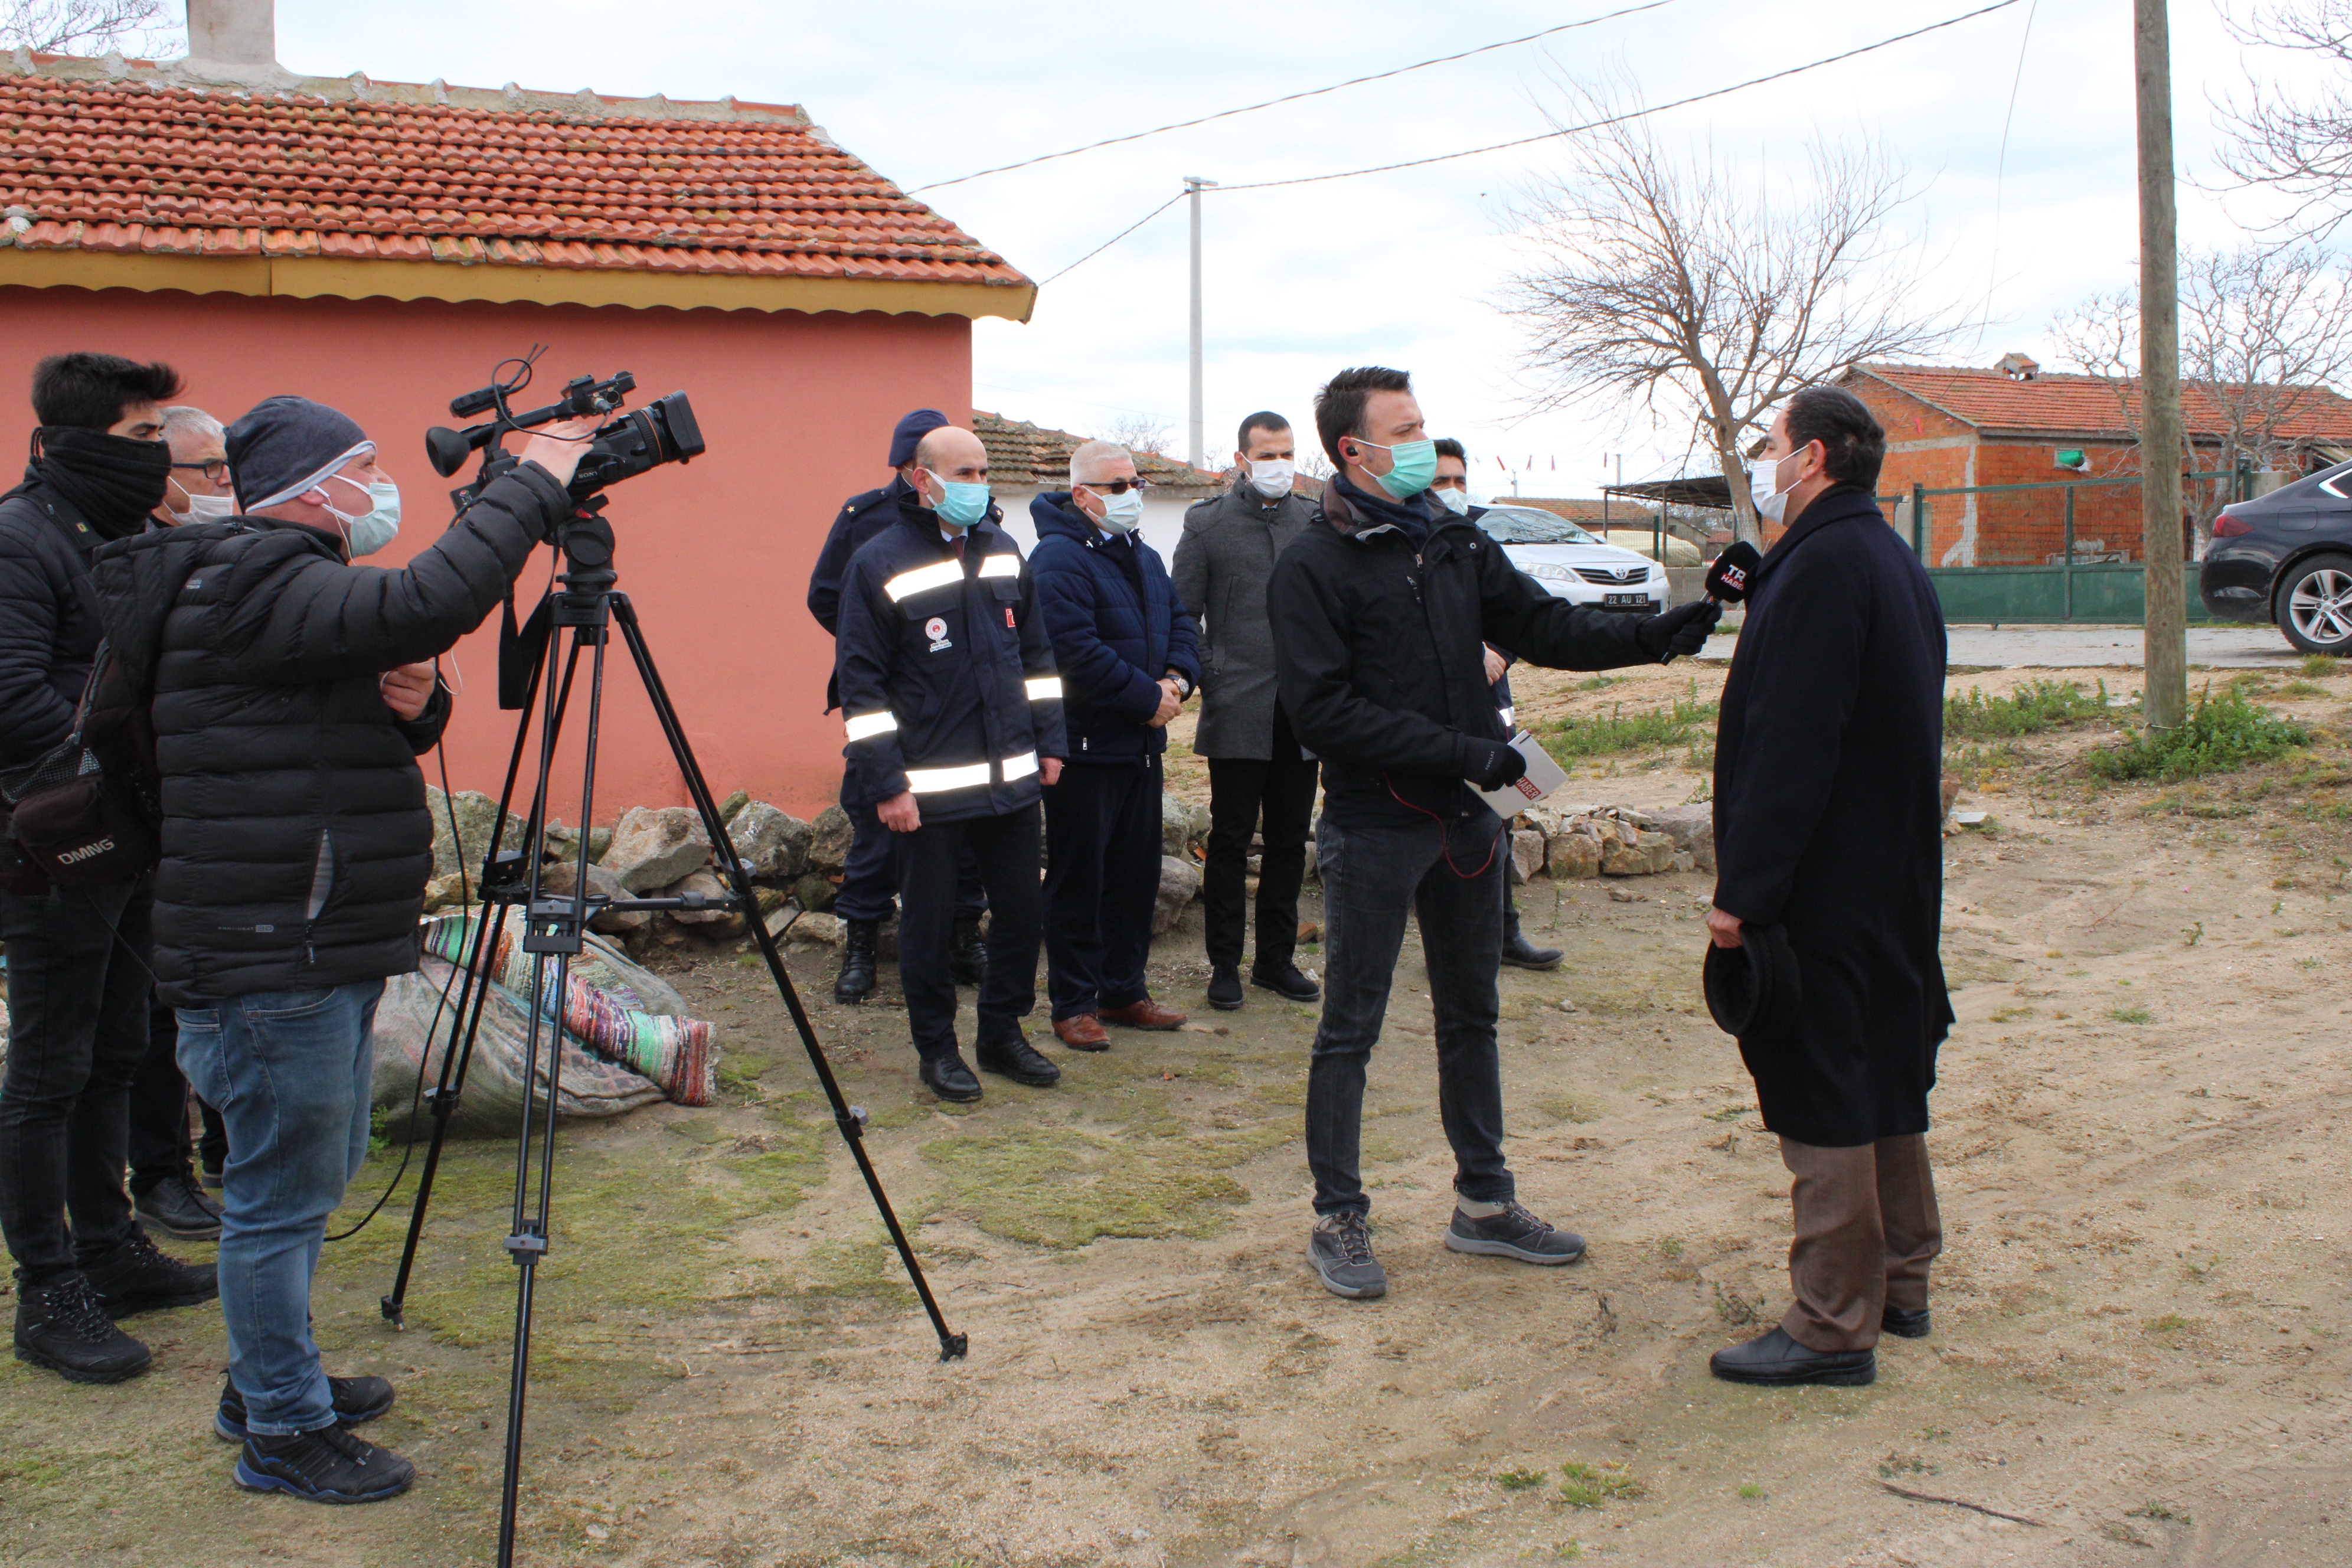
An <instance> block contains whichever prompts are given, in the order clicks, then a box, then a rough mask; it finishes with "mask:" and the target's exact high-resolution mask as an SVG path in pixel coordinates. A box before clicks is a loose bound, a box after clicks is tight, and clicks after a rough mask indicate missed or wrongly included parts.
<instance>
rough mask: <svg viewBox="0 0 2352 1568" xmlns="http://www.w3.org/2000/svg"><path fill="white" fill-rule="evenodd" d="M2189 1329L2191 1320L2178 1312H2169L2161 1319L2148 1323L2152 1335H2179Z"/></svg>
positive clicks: (2148, 1329)
mask: <svg viewBox="0 0 2352 1568" xmlns="http://www.w3.org/2000/svg"><path fill="white" fill-rule="evenodd" d="M2187 1327H2189V1320H2188V1319H2186V1318H2184V1317H2182V1316H2180V1314H2179V1313H2178V1312H2167V1313H2165V1314H2164V1316H2162V1317H2161V1318H2150V1319H2149V1320H2148V1321H2147V1331H2148V1332H2149V1333H2151V1334H2177V1333H2179V1331H2181V1330H2183V1329H2185V1328H2187Z"/></svg>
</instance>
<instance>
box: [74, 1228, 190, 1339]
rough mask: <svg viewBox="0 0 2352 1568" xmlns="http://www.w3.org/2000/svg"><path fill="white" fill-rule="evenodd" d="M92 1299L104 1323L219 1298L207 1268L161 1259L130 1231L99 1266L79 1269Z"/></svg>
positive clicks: (141, 1236) (136, 1230) (141, 1233)
mask: <svg viewBox="0 0 2352 1568" xmlns="http://www.w3.org/2000/svg"><path fill="white" fill-rule="evenodd" d="M82 1274H83V1276H84V1277H85V1278H87V1279H89V1289H90V1292H91V1294H92V1295H94V1296H96V1297H97V1298H98V1304H99V1305H100V1307H102V1308H103V1309H105V1311H106V1315H107V1316H108V1317H110V1318H127V1317H130V1316H131V1314H132V1313H134V1312H152V1311H153V1310H156V1309H157V1308H159V1307H193V1306H194V1305H195V1304H196V1303H197V1302H199V1301H210V1300H214V1299H215V1297H217V1296H219V1294H220V1280H219V1279H218V1278H217V1277H216V1275H215V1271H214V1266H213V1265H212V1264H209V1263H183V1262H181V1261H180V1260H179V1259H178V1258H170V1257H166V1256H165V1255H164V1254H163V1253H162V1252H160V1251H158V1250H157V1249H156V1247H155V1244H154V1243H153V1242H152V1241H150V1240H148V1239H147V1233H146V1232H145V1231H143V1230H141V1229H140V1228H139V1227H138V1226H131V1239H130V1240H129V1241H126V1242H124V1243H123V1244H122V1245H121V1247H116V1248H115V1249H114V1251H113V1253H112V1255H111V1256H110V1257H109V1258H107V1259H106V1260H105V1261H104V1262H102V1263H91V1264H84V1265H83V1266H82Z"/></svg>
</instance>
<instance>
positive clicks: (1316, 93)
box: [907, 0, 1675, 270]
mask: <svg viewBox="0 0 2352 1568" xmlns="http://www.w3.org/2000/svg"><path fill="white" fill-rule="evenodd" d="M1674 3H1675V0H1644V3H1643V4H1642V5H1628V6H1626V7H1625V8H1624V9H1622V10H1619V11H1612V12H1610V13H1608V14H1607V15H1606V16H1587V17H1586V18H1585V19H1584V20H1582V21H1580V22H1562V23H1561V24H1560V25H1559V26H1557V27H1546V28H1544V29H1543V30H1542V31H1540V32H1535V33H1529V34H1528V35H1527V36H1525V37H1517V38H1505V39H1504V40H1503V41H1502V42H1500V43H1496V44H1481V45H1479V46H1478V47H1476V48H1475V49H1464V50H1463V51H1462V52H1461V53H1459V54H1453V55H1440V56H1438V57H1437V58H1435V59H1433V60H1416V61H1414V62H1413V63H1412V65H1409V66H1399V67H1397V68H1395V69H1394V70H1384V71H1375V72H1373V73H1372V74H1371V75H1370V76H1360V77H1350V78H1349V79H1347V80H1346V81H1335V82H1333V83H1332V84H1331V85H1330V86H1328V87H1318V88H1310V89H1307V91H1305V92H1293V93H1286V94H1284V95H1283V96H1282V97H1280V98H1269V99H1267V100H1265V102H1264V103H1245V104H1244V105H1242V106H1241V107H1240V108H1239V109H1222V110H1218V111H1217V112H1216V113H1214V114H1203V115H1202V116H1201V117H1200V118H1199V119H1197V120H1180V121H1176V123H1174V124H1173V125H1155V126H1153V127H1152V128H1151V129H1150V130H1149V131H1135V132H1129V133H1128V134H1127V135H1125V136H1112V137H1108V138H1106V139H1104V140H1103V141H1100V142H1087V144H1086V145H1085V146H1083V147H1071V148H1067V149H1066V150H1065V151H1063V152H1059V153H1039V154H1038V155H1037V156H1036V157H1034V158H1024V159H1022V160H1021V161H1020V162H1019V163H1000V164H998V165H997V166H996V167H995V168H993V169H980V170H976V171H975V172H973V173H971V174H958V175H957V176H956V177H955V178H954V179H952V180H934V181H932V182H931V183H930V184H928V185H917V186H915V187H914V188H913V189H912V190H909V191H908V193H907V195H910V196H919V195H922V194H923V193H924V192H925V191H943V190H945V189H947V188H948V187H949V186H950V185H961V184H964V183H965V182H966V181H969V180H980V179H985V178H987V177H988V176H989V175H991V174H1011V173H1012V172H1013V170H1015V169H1026V168H1031V167H1033V166H1034V165H1036V164H1039V163H1053V162H1054V161H1055V160H1056V159H1059V158H1075V157H1076V156H1077V155H1078V154H1079V153H1092V152H1095V151H1096V150H1097V149H1098V148H1103V147H1117V146H1118V145H1120V144H1121V143H1123V142H1140V141H1142V140H1143V139H1144V138H1146V137H1148V136H1163V135H1166V134H1167V133H1168V132H1171V131H1190V130H1191V129H1192V127H1193V126H1195V125H1206V124H1208V123H1210V122H1211V121H1217V120H1230V119H1232V118H1233V117H1234V115H1236V114H1255V113H1256V112H1257V111H1258V110H1261V109H1273V108H1275V107H1276V106H1277V105H1280V104H1285V103H1297V101H1298V100H1301V99H1306V98H1320V97H1322V96H1323V95H1324V94H1325V93H1327V92H1338V91H1339V90H1340V89H1343V88H1350V87H1361V86H1363V85H1364V84H1365V83H1366V82H1368V81H1386V80H1388V79H1389V78H1391V77H1397V76H1405V75H1409V74H1410V73H1412V72H1413V71H1417V70H1427V69H1428V68H1430V67H1432V66H1442V65H1451V64H1452V63H1453V62H1454V61H1455V60H1466V59H1468V58H1471V57H1472V56H1473V55H1485V54H1492V53H1493V52H1494V51H1495V50H1496V49H1510V48H1517V47H1518V46H1519V45H1521V44H1531V43H1533V42H1535V41H1536V40H1537V39H1538V38H1548V37H1551V36H1552V35H1553V34H1554V33H1567V32H1572V31H1574V30H1575V29H1576V28H1579V27H1591V26H1599V25H1600V24H1601V23H1602V22H1613V21H1615V20H1616V19H1617V18H1618V17H1620V16H1635V15H1638V14H1639V13H1641V12H1643V11H1655V10H1657V9H1658V8H1659V7H1660V6H1662V5H1673V4H1674ZM1071 265H1072V266H1076V263H1075V262H1073V263H1072V264H1071ZM1064 270H1067V268H1065V269H1064Z"/></svg>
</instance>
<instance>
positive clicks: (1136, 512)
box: [1087, 486, 1143, 533]
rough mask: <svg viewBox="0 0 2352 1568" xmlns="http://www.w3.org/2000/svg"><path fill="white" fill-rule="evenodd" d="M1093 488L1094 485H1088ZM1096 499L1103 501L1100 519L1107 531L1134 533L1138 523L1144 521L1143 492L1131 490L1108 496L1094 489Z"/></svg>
mask: <svg viewBox="0 0 2352 1568" xmlns="http://www.w3.org/2000/svg"><path fill="white" fill-rule="evenodd" d="M1087 488H1088V489H1093V487H1092V486H1088V487H1087ZM1094 496H1095V499H1096V500H1098V501H1100V502H1102V503H1103V514H1102V517H1101V519H1100V521H1101V523H1102V526H1103V531H1105V532H1107V533H1133V532H1134V531H1135V528H1136V524H1138V523H1139V522H1141V521H1143V492H1142V491H1141V490H1129V491H1128V492H1127V493H1126V494H1125V495H1118V496H1107V495H1104V494H1103V493H1102V492H1101V491H1100V490H1095V491H1094Z"/></svg>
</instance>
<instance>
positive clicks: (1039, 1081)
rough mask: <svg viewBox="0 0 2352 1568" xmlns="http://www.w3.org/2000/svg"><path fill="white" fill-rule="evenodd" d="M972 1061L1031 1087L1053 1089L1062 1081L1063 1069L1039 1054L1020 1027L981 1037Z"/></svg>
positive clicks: (1002, 1076)
mask: <svg viewBox="0 0 2352 1568" xmlns="http://www.w3.org/2000/svg"><path fill="white" fill-rule="evenodd" d="M971 1058H972V1060H974V1061H976V1062H978V1063H979V1064H980V1070H981V1071H982V1072H992V1073H994V1074H996V1075H997V1076H998V1077H999V1078H1009V1079H1012V1080H1013V1082H1015V1083H1025V1084H1027V1085H1028V1086H1029V1087H1030V1088H1031V1089H1051V1088H1053V1087H1054V1086H1055V1084H1057V1083H1059V1082H1061V1081H1062V1069H1061V1068H1057V1067H1055V1065H1054V1064H1053V1063H1052V1062H1050V1061H1047V1060H1046V1059H1045V1058H1044V1057H1041V1056H1039V1055H1038V1054H1037V1050H1036V1047H1034V1046H1032V1045H1030V1043H1029V1040H1028V1037H1026V1036H1024V1035H1023V1034H1022V1033H1021V1031H1020V1030H1018V1029H1013V1030H1011V1031H1009V1032H1008V1033H1005V1034H1003V1035H998V1036H995V1037H992V1038H989V1039H985V1040H982V1041H981V1042H980V1043H979V1044H977V1045H975V1046H974V1047H972V1049H971Z"/></svg>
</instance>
